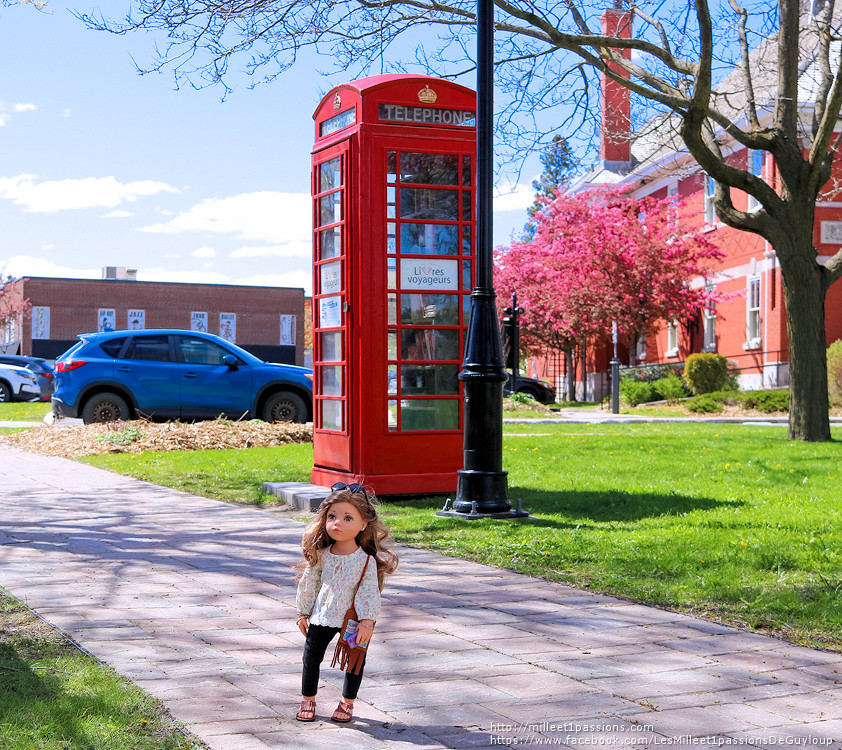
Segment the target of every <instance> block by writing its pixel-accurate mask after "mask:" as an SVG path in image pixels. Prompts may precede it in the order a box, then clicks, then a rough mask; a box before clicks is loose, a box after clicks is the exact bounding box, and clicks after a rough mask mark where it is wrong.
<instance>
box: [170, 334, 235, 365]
mask: <svg viewBox="0 0 842 750" xmlns="http://www.w3.org/2000/svg"><path fill="white" fill-rule="evenodd" d="M178 340H179V341H180V342H181V356H182V357H183V358H184V361H185V362H186V363H187V364H190V365H221V364H224V363H223V361H222V358H223V357H227V356H228V355H229V354H231V352H229V351H228V350H227V349H223V348H222V347H221V346H218V345H217V344H215V343H214V342H213V341H208V340H207V339H200V338H198V337H197V336H179V337H178ZM231 356H234V355H231ZM237 361H238V362H239V358H237ZM240 364H242V363H240Z"/></svg>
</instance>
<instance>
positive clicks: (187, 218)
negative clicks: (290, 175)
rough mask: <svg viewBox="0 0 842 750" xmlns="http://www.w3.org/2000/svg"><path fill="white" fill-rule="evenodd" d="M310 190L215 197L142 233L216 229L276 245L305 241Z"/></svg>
mask: <svg viewBox="0 0 842 750" xmlns="http://www.w3.org/2000/svg"><path fill="white" fill-rule="evenodd" d="M310 200H311V199H310V196H309V195H308V194H306V193H277V192H271V191H268V190H264V191H261V192H257V193H243V194H241V195H234V196H231V197H230V198H211V199H208V200H205V201H202V202H201V203H198V204H196V205H195V206H193V207H192V208H190V209H188V210H187V211H183V212H182V213H180V214H178V215H177V216H176V217H175V218H173V219H171V220H170V221H168V222H165V223H162V224H153V225H150V226H146V227H142V228H141V229H140V230H139V231H141V232H158V233H165V234H176V233H179V232H214V233H218V234H233V235H235V236H236V237H238V238H241V239H246V240H257V241H258V242H267V243H272V244H287V243H294V242H305V241H308V240H309V238H310V231H311V229H310V222H311V216H312V213H311V203H310Z"/></svg>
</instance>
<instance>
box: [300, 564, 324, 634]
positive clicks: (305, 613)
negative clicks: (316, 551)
mask: <svg viewBox="0 0 842 750" xmlns="http://www.w3.org/2000/svg"><path fill="white" fill-rule="evenodd" d="M321 585H322V566H321V560H320V561H319V563H318V564H317V565H313V566H310V567H309V568H307V569H306V570H305V571H304V573H303V574H302V576H301V579H300V580H299V581H298V591H297V592H296V595H295V607H296V611H297V612H298V613H299V614H298V618H297V625H298V629H299V630H300V631H301V632H302V633H303V634H304V635H307V629H308V628H309V621H310V615H311V614H312V613H313V607H315V606H316V598H317V597H318V595H319V589H320V588H321Z"/></svg>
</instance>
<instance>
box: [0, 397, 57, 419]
mask: <svg viewBox="0 0 842 750" xmlns="http://www.w3.org/2000/svg"><path fill="white" fill-rule="evenodd" d="M51 410H52V407H51V406H50V404H49V402H47V401H24V402H15V403H11V404H9V403H3V404H0V422H10V421H11V422H41V421H43V419H44V417H46V416H47V414H49V413H50V411H51Z"/></svg>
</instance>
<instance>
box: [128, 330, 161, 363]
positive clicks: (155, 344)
mask: <svg viewBox="0 0 842 750" xmlns="http://www.w3.org/2000/svg"><path fill="white" fill-rule="evenodd" d="M124 359H141V360H144V361H150V362H169V361H170V339H169V336H135V337H134V338H132V340H131V341H130V342H129V348H128V350H127V351H126V356H125V357H124Z"/></svg>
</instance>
